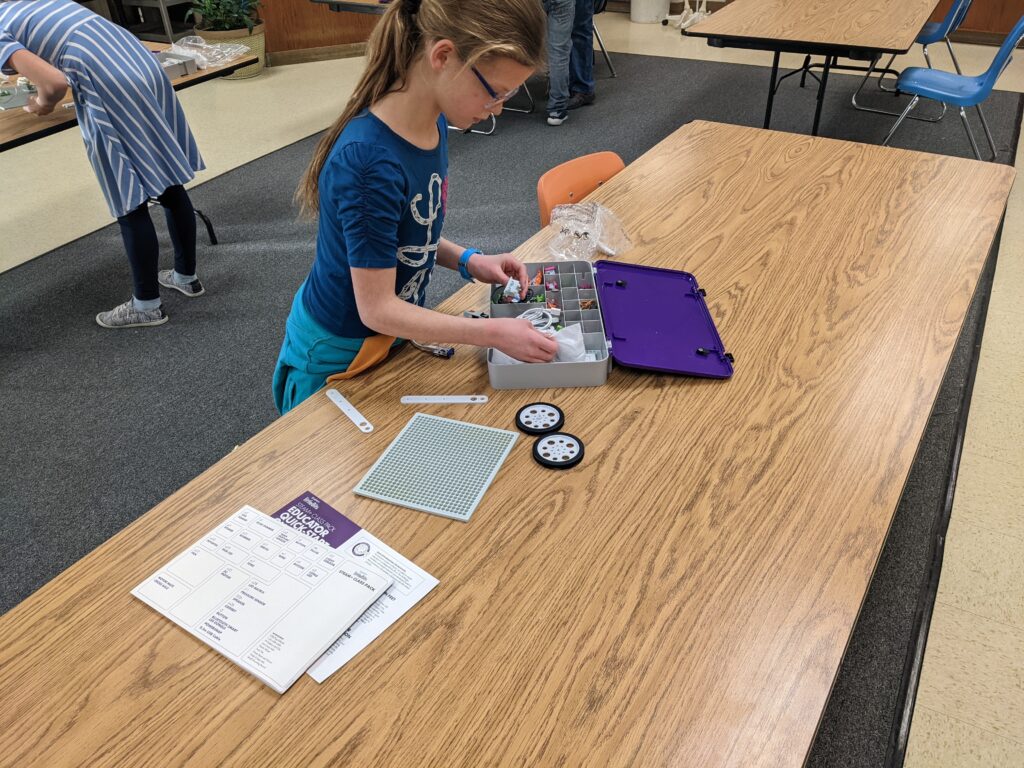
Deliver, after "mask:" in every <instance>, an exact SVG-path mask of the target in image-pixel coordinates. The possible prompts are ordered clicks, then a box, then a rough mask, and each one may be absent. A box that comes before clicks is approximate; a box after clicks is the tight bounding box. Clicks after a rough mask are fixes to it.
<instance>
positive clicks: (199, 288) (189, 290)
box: [156, 269, 206, 298]
mask: <svg viewBox="0 0 1024 768" xmlns="http://www.w3.org/2000/svg"><path fill="white" fill-rule="evenodd" d="M156 280H157V282H158V283H160V285H162V286H163V287H164V288H173V289H174V290H176V291H181V292H182V293H184V294H185V295H186V296H189V297H191V298H195V297H196V296H202V295H203V294H204V293H206V289H205V288H203V284H202V283H200V282H199V278H196V279H195V280H193V281H192V282H191V283H185V284H184V285H182V284H181V283H176V282H174V270H173V269H161V270H160V271H159V272H157V273H156Z"/></svg>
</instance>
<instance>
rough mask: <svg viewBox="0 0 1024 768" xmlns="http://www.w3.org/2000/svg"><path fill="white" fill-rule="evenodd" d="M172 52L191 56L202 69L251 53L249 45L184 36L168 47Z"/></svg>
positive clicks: (169, 51) (217, 65) (168, 50)
mask: <svg viewBox="0 0 1024 768" xmlns="http://www.w3.org/2000/svg"><path fill="white" fill-rule="evenodd" d="M167 52H168V53H170V54H172V55H173V54H179V55H181V56H191V57H192V58H193V59H195V60H196V66H198V67H199V68H200V69H208V68H209V67H219V66H221V65H223V64H227V63H228V62H229V61H234V60H235V59H237V58H239V57H240V56H245V54H247V53H249V46H247V45H241V44H239V43H208V42H206V40H204V39H203V38H201V37H198V36H196V35H189V36H188V37H183V38H181V39H180V40H178V41H177V42H175V43H174V45H172V46H171V47H170V48H168V49H167Z"/></svg>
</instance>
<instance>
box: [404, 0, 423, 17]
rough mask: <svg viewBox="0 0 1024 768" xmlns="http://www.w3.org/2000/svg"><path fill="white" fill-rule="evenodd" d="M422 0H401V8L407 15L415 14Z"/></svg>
mask: <svg viewBox="0 0 1024 768" xmlns="http://www.w3.org/2000/svg"><path fill="white" fill-rule="evenodd" d="M422 2H423V0H402V10H403V11H405V12H406V14H407V15H409V16H415V15H416V14H417V13H419V10H420V4H421V3H422Z"/></svg>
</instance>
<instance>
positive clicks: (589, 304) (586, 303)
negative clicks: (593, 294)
mask: <svg viewBox="0 0 1024 768" xmlns="http://www.w3.org/2000/svg"><path fill="white" fill-rule="evenodd" d="M580 309H597V300H596V299H580Z"/></svg>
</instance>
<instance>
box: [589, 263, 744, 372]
mask: <svg viewBox="0 0 1024 768" xmlns="http://www.w3.org/2000/svg"><path fill="white" fill-rule="evenodd" d="M594 270H595V273H596V276H597V279H596V285H595V287H596V288H597V295H598V297H599V300H600V302H601V316H602V317H603V318H604V330H605V335H606V336H607V337H608V342H609V345H610V347H611V350H610V353H611V356H612V359H614V360H615V362H617V363H619V364H620V365H625V366H629V367H631V368H647V369H650V370H653V371H664V372H666V373H683V374H687V375H689V376H707V377H710V378H715V379H727V378H729V377H730V376H732V355H730V354H729V353H728V352H726V351H725V347H724V346H723V345H722V339H721V338H719V336H718V330H717V329H716V328H715V322H714V320H712V319H711V313H710V312H708V305H707V303H706V302H705V301H704V293H703V291H701V290H700V288H699V286H698V285H697V278H695V277H694V276H693V275H691V274H690V273H689V272H680V271H678V270H674V269H661V268H659V267H644V266H640V265H639V264H624V263H622V262H618V261H598V262H595V263H594Z"/></svg>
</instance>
